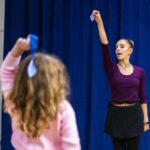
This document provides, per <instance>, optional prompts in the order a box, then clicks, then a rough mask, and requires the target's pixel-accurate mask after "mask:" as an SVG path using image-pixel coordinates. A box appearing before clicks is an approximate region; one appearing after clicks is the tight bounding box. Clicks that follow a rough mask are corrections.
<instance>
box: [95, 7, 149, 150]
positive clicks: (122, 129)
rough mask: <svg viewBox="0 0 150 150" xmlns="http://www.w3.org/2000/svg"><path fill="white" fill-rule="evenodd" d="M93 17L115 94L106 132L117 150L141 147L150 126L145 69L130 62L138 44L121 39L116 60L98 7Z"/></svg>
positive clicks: (112, 91) (109, 110)
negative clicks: (112, 55)
mask: <svg viewBox="0 0 150 150" xmlns="http://www.w3.org/2000/svg"><path fill="white" fill-rule="evenodd" d="M92 16H93V17H94V19H95V21H96V22H97V25H98V30H99V36H100V41H101V44H102V52H103V63H104V68H105V71H106V73H107V77H108V81H109V85H110V88H111V93H112V97H111V102H110V104H109V109H108V113H107V118H106V124H105V132H106V133H107V134H109V135H111V139H112V143H113V147H114V150H127V149H128V150H139V139H140V134H141V133H142V132H143V130H144V131H147V130H148V129H149V120H148V112H147V103H146V96H145V77H144V70H143V68H141V67H137V66H134V65H132V64H131V63H130V56H131V54H132V52H133V48H134V43H133V41H131V40H128V39H121V40H119V41H118V42H117V44H116V51H115V52H116V56H117V58H118V64H115V63H114V62H113V61H112V59H111V56H110V50H109V45H108V40H107V36H106V32H105V29H104V25H103V21H102V18H101V15H100V13H99V11H97V10H94V11H93V12H92Z"/></svg>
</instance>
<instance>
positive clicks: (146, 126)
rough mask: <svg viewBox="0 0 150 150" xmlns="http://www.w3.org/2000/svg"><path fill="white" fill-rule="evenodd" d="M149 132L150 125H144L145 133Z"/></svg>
mask: <svg viewBox="0 0 150 150" xmlns="http://www.w3.org/2000/svg"><path fill="white" fill-rule="evenodd" d="M147 130H149V123H145V124H144V132H146V131H147Z"/></svg>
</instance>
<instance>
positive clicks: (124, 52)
mask: <svg viewBox="0 0 150 150" xmlns="http://www.w3.org/2000/svg"><path fill="white" fill-rule="evenodd" d="M131 54H132V48H131V46H130V44H129V43H128V41H127V40H119V41H118V42H117V44H116V56H117V58H118V60H125V59H126V58H128V57H130V55H131Z"/></svg>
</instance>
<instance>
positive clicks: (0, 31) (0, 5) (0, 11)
mask: <svg viewBox="0 0 150 150" xmlns="http://www.w3.org/2000/svg"><path fill="white" fill-rule="evenodd" d="M4 10H5V0H0V63H1V62H2V60H3V45H4V44H3V42H4ZM1 118H2V93H1V90H0V141H1ZM0 149H1V146H0Z"/></svg>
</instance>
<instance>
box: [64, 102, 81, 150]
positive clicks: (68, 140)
mask: <svg viewBox="0 0 150 150" xmlns="http://www.w3.org/2000/svg"><path fill="white" fill-rule="evenodd" d="M61 135H62V145H63V150H81V146H80V138H79V134H78V129H77V123H76V117H75V112H74V110H73V108H72V106H71V105H70V104H69V103H68V102H66V106H65V112H63V119H62V124H61Z"/></svg>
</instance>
